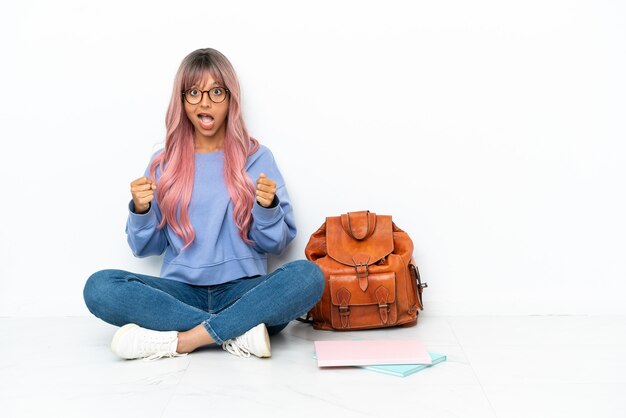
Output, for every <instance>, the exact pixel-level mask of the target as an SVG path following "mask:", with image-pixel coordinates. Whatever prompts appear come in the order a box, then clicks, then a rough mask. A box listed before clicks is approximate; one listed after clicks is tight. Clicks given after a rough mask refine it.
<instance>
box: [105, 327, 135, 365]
mask: <svg viewBox="0 0 626 418" xmlns="http://www.w3.org/2000/svg"><path fill="white" fill-rule="evenodd" d="M138 327H139V325H137V324H126V325H124V326H123V327H122V328H120V329H118V330H117V332H116V333H115V335H114V336H113V341H111V351H113V353H115V354H116V355H117V356H119V357H122V358H125V359H129V358H128V357H126V356H123V355H122V354H121V353H120V352H119V351H118V350H117V348H118V347H119V344H118V343H119V341H120V339H121V338H122V337H123V336H124V335H125V334H126V333H127V332H128V331H130V330H132V329H135V328H138Z"/></svg>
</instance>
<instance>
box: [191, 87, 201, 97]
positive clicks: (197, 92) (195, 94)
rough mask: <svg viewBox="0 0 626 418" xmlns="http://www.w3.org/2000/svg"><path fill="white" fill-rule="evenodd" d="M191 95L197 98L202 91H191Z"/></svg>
mask: <svg viewBox="0 0 626 418" xmlns="http://www.w3.org/2000/svg"><path fill="white" fill-rule="evenodd" d="M189 94H191V95H192V96H197V95H198V94H200V90H197V89H191V90H189Z"/></svg>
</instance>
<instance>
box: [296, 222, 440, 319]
mask: <svg viewBox="0 0 626 418" xmlns="http://www.w3.org/2000/svg"><path fill="white" fill-rule="evenodd" d="M305 255H306V258H307V259H308V260H310V261H313V262H315V263H316V264H317V265H318V266H319V267H320V268H321V269H322V271H323V272H324V278H325V280H326V286H325V288H324V293H323V294H322V299H321V300H320V301H319V302H318V303H317V304H316V305H315V306H314V307H313V308H312V309H311V310H310V311H309V312H308V314H307V319H306V320H305V322H312V324H313V328H315V329H323V330H341V331H348V330H359V329H372V328H384V327H393V326H398V325H403V326H412V325H415V324H416V323H417V315H418V311H420V310H422V309H423V303H422V290H423V289H424V288H425V287H427V286H428V285H427V284H426V283H422V282H421V279H420V274H419V270H418V268H417V265H416V264H415V261H414V259H413V241H411V238H409V236H408V234H407V233H406V232H404V231H403V230H401V229H400V228H398V227H397V226H396V225H395V224H394V223H393V222H392V220H391V216H385V215H376V214H375V213H372V212H370V211H361V212H349V213H347V214H344V215H341V216H331V217H328V218H326V222H324V224H323V225H322V226H321V227H320V228H319V229H318V230H317V231H316V232H315V233H313V234H312V235H311V238H310V239H309V242H308V244H307V246H306V248H305Z"/></svg>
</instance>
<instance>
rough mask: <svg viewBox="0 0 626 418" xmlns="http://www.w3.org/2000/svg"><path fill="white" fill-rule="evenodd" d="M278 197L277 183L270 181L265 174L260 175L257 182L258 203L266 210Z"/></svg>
mask: <svg viewBox="0 0 626 418" xmlns="http://www.w3.org/2000/svg"><path fill="white" fill-rule="evenodd" d="M274 196H276V182H275V181H274V180H272V179H269V178H267V177H266V176H265V174H263V173H261V174H259V178H258V179H257V181H256V201H257V202H259V205H261V206H263V207H264V208H268V207H270V205H271V204H272V202H273V201H274Z"/></svg>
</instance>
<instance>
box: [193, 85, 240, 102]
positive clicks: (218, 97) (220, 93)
mask: <svg viewBox="0 0 626 418" xmlns="http://www.w3.org/2000/svg"><path fill="white" fill-rule="evenodd" d="M204 93H207V94H208V95H209V99H211V101H212V102H213V103H222V102H223V101H224V100H225V99H226V95H227V94H228V93H230V92H229V90H228V89H227V88H226V87H213V88H212V89H211V90H199V89H188V90H185V91H183V97H184V98H185V100H186V101H187V103H189V104H192V105H197V104H198V103H200V102H201V101H202V98H203V97H204Z"/></svg>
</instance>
